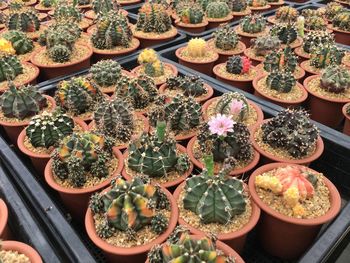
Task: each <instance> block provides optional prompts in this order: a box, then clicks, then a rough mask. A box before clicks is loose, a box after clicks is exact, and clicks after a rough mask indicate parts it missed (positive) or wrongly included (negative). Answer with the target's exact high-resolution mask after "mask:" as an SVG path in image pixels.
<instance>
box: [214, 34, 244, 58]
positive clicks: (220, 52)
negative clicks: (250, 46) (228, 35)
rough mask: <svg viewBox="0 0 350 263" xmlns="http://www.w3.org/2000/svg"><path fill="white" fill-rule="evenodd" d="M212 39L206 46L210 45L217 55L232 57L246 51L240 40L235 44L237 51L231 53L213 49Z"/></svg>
mask: <svg viewBox="0 0 350 263" xmlns="http://www.w3.org/2000/svg"><path fill="white" fill-rule="evenodd" d="M214 40H215V39H214V38H211V39H209V40H208V45H209V46H211V45H212V48H213V49H214V51H215V52H216V53H218V54H219V55H223V56H233V55H239V54H242V53H244V51H245V50H246V48H247V46H246V45H245V44H244V43H243V42H242V41H240V40H238V42H237V47H239V49H238V50H236V51H231V50H222V49H219V48H217V47H215V43H214Z"/></svg>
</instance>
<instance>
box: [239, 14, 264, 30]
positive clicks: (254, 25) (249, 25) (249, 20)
mask: <svg viewBox="0 0 350 263" xmlns="http://www.w3.org/2000/svg"><path fill="white" fill-rule="evenodd" d="M240 27H241V28H242V30H243V32H246V33H251V34H254V33H260V32H263V31H264V30H265V28H266V19H265V18H264V17H262V16H261V15H248V16H245V17H244V18H242V19H241V22H240Z"/></svg>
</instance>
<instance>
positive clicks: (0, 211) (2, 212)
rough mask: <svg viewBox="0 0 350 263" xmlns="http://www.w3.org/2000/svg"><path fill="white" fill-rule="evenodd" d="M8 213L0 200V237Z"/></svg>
mask: <svg viewBox="0 0 350 263" xmlns="http://www.w3.org/2000/svg"><path fill="white" fill-rule="evenodd" d="M8 216H9V212H8V209H7V205H6V203H5V201H4V200H3V199H1V198H0V234H1V235H2V234H3V232H4V230H5V228H6V226H7V221H8Z"/></svg>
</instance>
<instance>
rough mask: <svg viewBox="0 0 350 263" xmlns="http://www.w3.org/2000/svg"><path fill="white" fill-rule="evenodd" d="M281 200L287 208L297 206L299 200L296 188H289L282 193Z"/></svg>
mask: <svg viewBox="0 0 350 263" xmlns="http://www.w3.org/2000/svg"><path fill="white" fill-rule="evenodd" d="M283 199H284V201H285V203H286V204H287V205H288V206H290V207H295V206H296V205H297V204H299V200H300V194H299V190H298V188H297V187H296V186H292V187H289V188H288V189H287V190H286V191H285V192H284V193H283Z"/></svg>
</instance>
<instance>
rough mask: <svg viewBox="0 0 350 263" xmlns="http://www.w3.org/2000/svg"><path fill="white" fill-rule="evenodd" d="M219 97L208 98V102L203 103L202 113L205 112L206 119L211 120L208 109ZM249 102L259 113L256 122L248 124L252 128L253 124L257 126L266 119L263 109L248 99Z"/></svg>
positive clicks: (204, 117)
mask: <svg viewBox="0 0 350 263" xmlns="http://www.w3.org/2000/svg"><path fill="white" fill-rule="evenodd" d="M218 99H220V97H215V98H212V99H210V100H208V101H207V102H206V103H204V104H203V106H202V114H203V119H204V120H205V121H208V120H209V117H208V114H207V110H208V108H209V106H210V105H211V104H213V103H214V102H215V101H216V100H218ZM248 104H249V107H252V108H253V109H254V110H255V112H256V114H257V120H256V123H254V124H251V125H248V127H249V128H251V127H253V126H256V125H257V124H258V123H260V122H261V121H262V120H263V119H264V113H263V111H262V110H261V108H260V107H259V106H258V105H257V104H255V103H254V102H252V101H250V100H248Z"/></svg>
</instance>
